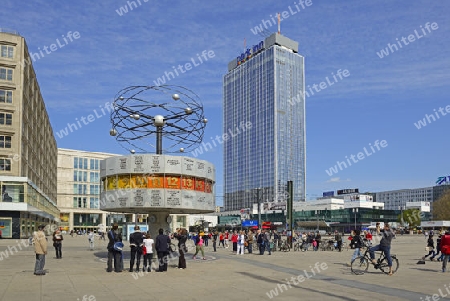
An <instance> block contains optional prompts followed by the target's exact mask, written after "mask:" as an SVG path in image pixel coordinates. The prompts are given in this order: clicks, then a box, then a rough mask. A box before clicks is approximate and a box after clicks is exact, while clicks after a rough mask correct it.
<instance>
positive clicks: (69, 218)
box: [57, 148, 134, 231]
mask: <svg viewBox="0 0 450 301" xmlns="http://www.w3.org/2000/svg"><path fill="white" fill-rule="evenodd" d="M112 156H117V155H115V154H108V153H100V152H88V151H81V150H72V149H63V148H59V149H58V181H57V183H58V208H59V210H60V211H61V216H60V219H61V223H60V227H61V228H62V230H65V231H70V230H75V231H80V230H81V231H90V230H94V231H96V230H97V229H98V228H99V225H105V226H106V225H107V226H109V225H110V223H113V222H119V223H120V224H125V223H126V222H127V220H128V222H131V221H132V220H133V217H132V215H131V214H130V215H128V216H127V215H123V214H112V215H111V216H110V217H109V218H108V219H107V216H109V215H110V214H109V213H108V212H105V211H102V210H100V206H99V200H100V190H101V184H100V161H101V160H103V159H105V158H109V157H112ZM133 221H134V220H133Z"/></svg>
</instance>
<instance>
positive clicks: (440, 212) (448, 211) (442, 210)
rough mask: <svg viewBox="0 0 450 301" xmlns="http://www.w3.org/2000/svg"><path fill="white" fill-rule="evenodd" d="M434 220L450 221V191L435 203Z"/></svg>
mask: <svg viewBox="0 0 450 301" xmlns="http://www.w3.org/2000/svg"><path fill="white" fill-rule="evenodd" d="M433 219H434V220H438V221H448V220H450V189H449V190H447V191H446V192H445V193H444V195H442V196H441V197H440V198H439V199H438V200H437V201H435V202H433Z"/></svg>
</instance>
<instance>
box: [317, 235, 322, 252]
mask: <svg viewBox="0 0 450 301" xmlns="http://www.w3.org/2000/svg"><path fill="white" fill-rule="evenodd" d="M321 241H322V235H320V232H319V231H317V233H316V242H317V246H316V251H317V250H319V247H320V243H321Z"/></svg>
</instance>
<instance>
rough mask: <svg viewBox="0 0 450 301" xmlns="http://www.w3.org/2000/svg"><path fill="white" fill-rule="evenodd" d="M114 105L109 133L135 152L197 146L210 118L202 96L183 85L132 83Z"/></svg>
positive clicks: (165, 151) (176, 149)
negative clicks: (207, 116) (139, 84)
mask: <svg viewBox="0 0 450 301" xmlns="http://www.w3.org/2000/svg"><path fill="white" fill-rule="evenodd" d="M113 107H114V110H113V111H112V112H111V116H110V119H111V124H112V128H111V129H110V131H109V133H110V135H111V136H113V137H115V138H116V140H117V141H118V142H119V143H120V145H121V146H122V147H124V148H125V149H127V150H128V151H130V152H132V153H134V152H137V151H140V152H144V153H145V152H152V151H151V150H152V149H155V150H156V153H157V154H162V153H163V152H164V153H175V152H186V151H190V150H193V149H194V148H195V147H196V146H197V145H198V144H199V143H201V141H202V139H203V135H204V129H205V127H206V123H207V122H208V120H207V119H206V118H205V116H204V113H203V106H202V104H201V102H200V99H199V97H198V96H197V95H196V94H195V93H194V92H192V91H191V90H189V89H186V88H184V87H181V86H173V85H163V86H130V87H127V88H125V89H122V90H120V91H119V92H118V93H117V94H116V96H115V98H114V102H113ZM163 144H164V148H163V147H162V145H163Z"/></svg>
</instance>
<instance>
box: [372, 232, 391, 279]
mask: <svg viewBox="0 0 450 301" xmlns="http://www.w3.org/2000/svg"><path fill="white" fill-rule="evenodd" d="M380 232H381V236H382V238H381V241H380V244H379V245H376V246H374V247H372V248H370V250H369V253H370V259H371V260H372V263H373V264H374V265H375V266H376V265H377V262H376V260H375V251H383V252H384V255H385V256H386V258H387V260H388V266H389V276H392V257H391V242H392V238H393V237H394V233H393V232H392V231H391V229H390V227H389V223H384V230H383V231H380V223H377V235H379V234H380Z"/></svg>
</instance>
